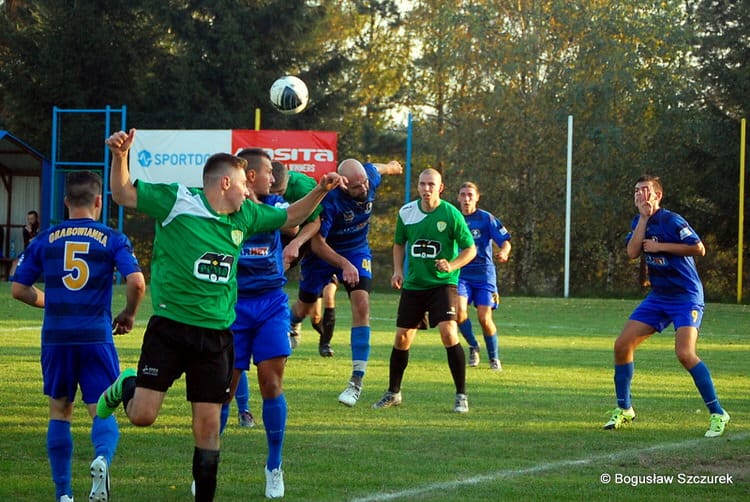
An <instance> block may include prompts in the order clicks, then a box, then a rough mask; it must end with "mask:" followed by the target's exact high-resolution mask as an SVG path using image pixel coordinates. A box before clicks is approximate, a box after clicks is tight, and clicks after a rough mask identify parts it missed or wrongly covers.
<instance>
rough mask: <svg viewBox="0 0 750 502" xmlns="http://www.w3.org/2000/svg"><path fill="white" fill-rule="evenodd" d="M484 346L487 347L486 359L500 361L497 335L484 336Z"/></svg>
mask: <svg viewBox="0 0 750 502" xmlns="http://www.w3.org/2000/svg"><path fill="white" fill-rule="evenodd" d="M484 346H485V347H487V357H489V358H490V359H500V350H499V349H498V347H497V333H493V334H492V335H489V336H487V335H484Z"/></svg>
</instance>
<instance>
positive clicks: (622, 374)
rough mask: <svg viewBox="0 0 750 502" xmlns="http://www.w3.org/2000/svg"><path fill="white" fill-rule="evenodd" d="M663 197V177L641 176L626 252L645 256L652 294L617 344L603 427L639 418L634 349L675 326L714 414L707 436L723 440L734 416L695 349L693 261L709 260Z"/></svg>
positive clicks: (679, 348) (678, 347) (699, 291)
mask: <svg viewBox="0 0 750 502" xmlns="http://www.w3.org/2000/svg"><path fill="white" fill-rule="evenodd" d="M662 197H663V190H662V185H661V181H660V180H659V178H658V177H655V176H648V175H644V176H641V177H640V178H638V181H637V182H636V184H635V196H634V198H635V205H636V207H637V208H638V213H639V214H638V215H637V216H636V217H635V218H634V219H633V223H632V227H631V228H632V230H631V232H630V234H628V244H627V252H628V257H629V258H631V259H635V258H638V257H639V256H640V255H641V254H643V255H644V256H645V261H646V264H647V266H648V275H649V280H650V281H651V292H650V293H649V294H648V296H646V298H645V299H644V300H643V302H641V304H640V305H639V306H638V307H637V308H636V309H635V310H634V311H633V313H632V314H631V315H630V318H629V319H628V321H627V322H626V323H625V327H624V328H623V329H622V332H621V333H620V336H618V337H617V340H615V347H614V354H615V374H614V382H615V393H616V396H617V408H615V409H614V410H612V412H611V414H612V415H611V417H610V419H609V421H608V422H607V423H606V424H604V428H605V429H619V428H620V427H621V426H622V425H623V424H625V423H628V422H630V421H632V420H634V419H635V411H633V407H632V405H631V397H630V383H631V381H632V379H633V359H634V354H635V349H636V348H637V347H638V345H640V344H641V343H643V342H644V341H645V340H646V339H647V338H649V337H650V336H651V335H653V334H654V333H656V332H657V331H658V332H661V331H662V330H664V329H665V328H666V327H667V326H669V324H671V323H673V324H674V328H675V344H674V345H675V353H676V355H677V359H678V360H679V361H680V363H681V364H682V366H683V367H684V368H685V369H686V370H687V371H688V372H689V373H690V375H691V376H692V377H693V381H694V382H695V386H696V387H697V388H698V392H699V393H700V395H701V397H702V398H703V401H704V402H705V403H706V407H707V408H708V410H709V412H710V413H711V417H710V423H709V428H708V431H706V434H705V436H706V437H718V436H721V435H722V434H723V433H724V428H725V427H726V424H727V423H728V422H729V414H728V413H727V412H726V411H724V409H723V408H722V407H721V404H719V399H718V397H717V396H716V390H715V389H714V383H713V380H712V378H711V373H709V371H708V367H707V366H706V365H705V363H704V362H703V361H701V360H700V358H699V357H698V355H697V354H696V351H695V347H696V344H697V342H698V330H699V329H700V326H701V320H702V318H703V307H704V303H703V285H702V284H701V280H700V278H699V277H698V271H697V270H696V268H695V260H694V258H693V257H694V256H704V255H705V254H706V249H705V247H704V246H703V242H701V239H700V237H698V234H697V233H696V232H695V230H693V229H692V228H691V227H690V225H689V224H688V222H687V221H685V219H684V218H683V217H682V216H680V215H679V214H677V213H673V212H671V211H668V210H666V209H663V208H661V207H660V204H661V200H662Z"/></svg>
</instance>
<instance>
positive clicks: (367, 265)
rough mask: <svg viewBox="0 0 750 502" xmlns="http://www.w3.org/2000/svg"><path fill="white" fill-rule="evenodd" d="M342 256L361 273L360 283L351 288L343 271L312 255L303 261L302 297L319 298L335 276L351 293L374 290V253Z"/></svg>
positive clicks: (354, 253) (345, 254)
mask: <svg viewBox="0 0 750 502" xmlns="http://www.w3.org/2000/svg"><path fill="white" fill-rule="evenodd" d="M341 256H343V257H344V258H346V259H347V260H349V261H350V262H351V263H352V265H354V266H355V267H356V268H357V272H359V278H360V282H359V283H358V284H357V285H355V286H354V287H349V285H348V284H346V283H345V282H344V278H343V276H342V275H341V269H340V268H335V267H332V266H331V265H330V264H329V263H328V262H326V261H324V260H322V259H320V258H319V257H318V256H317V255H314V254H312V253H310V254H308V255H307V256H305V258H304V259H303V260H302V265H301V271H302V273H301V275H300V282H299V290H300V295H301V296H302V294H303V293H305V296H306V297H307V298H317V297H319V296H320V295H321V293H322V292H323V288H324V287H325V286H326V284H328V283H329V282H331V276H333V275H335V276H336V277H337V278H338V280H339V284H343V285H344V286H345V287H346V290H347V291H349V292H351V291H353V290H355V289H364V290H365V291H367V292H368V293H369V292H370V290H371V289H372V252H370V250H369V249H368V250H364V251H357V252H352V253H341Z"/></svg>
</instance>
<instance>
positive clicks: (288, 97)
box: [271, 75, 309, 115]
mask: <svg viewBox="0 0 750 502" xmlns="http://www.w3.org/2000/svg"><path fill="white" fill-rule="evenodd" d="M308 98H309V96H308V93H307V86H306V85H305V83H304V82H303V81H302V80H300V79H299V78H297V77H294V76H292V75H286V76H284V77H281V78H279V79H277V80H276V82H274V83H273V85H272V86H271V104H272V105H273V107H274V108H276V109H277V110H278V111H280V112H281V113H283V114H285V115H294V114H295V113H299V112H301V111H302V110H304V109H305V107H306V106H307V101H308Z"/></svg>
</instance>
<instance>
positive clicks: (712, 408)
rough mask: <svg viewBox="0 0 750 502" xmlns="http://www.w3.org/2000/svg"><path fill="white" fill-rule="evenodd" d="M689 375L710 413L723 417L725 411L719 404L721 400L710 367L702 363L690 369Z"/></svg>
mask: <svg viewBox="0 0 750 502" xmlns="http://www.w3.org/2000/svg"><path fill="white" fill-rule="evenodd" d="M688 373H690V375H691V376H692V377H693V382H695V386H696V387H697V388H698V392H700V394H701V397H702V398H703V402H704V403H706V407H707V408H708V411H709V412H711V413H718V414H719V415H723V414H724V409H723V408H722V407H721V405H720V404H719V398H718V397H716V389H715V388H714V381H713V379H712V378H711V373H710V372H709V371H708V366H706V364H705V363H704V362H703V361H701V362H699V363H698V364H696V365H695V366H693V367H692V368H690V369H689V370H688Z"/></svg>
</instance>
